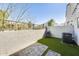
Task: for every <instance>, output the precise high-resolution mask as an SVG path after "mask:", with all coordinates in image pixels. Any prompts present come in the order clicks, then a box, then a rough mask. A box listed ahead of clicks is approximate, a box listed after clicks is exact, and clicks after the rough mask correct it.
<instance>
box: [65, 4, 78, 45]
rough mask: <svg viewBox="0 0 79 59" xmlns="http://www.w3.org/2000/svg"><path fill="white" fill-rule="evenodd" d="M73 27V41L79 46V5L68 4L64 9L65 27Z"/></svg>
mask: <svg viewBox="0 0 79 59" xmlns="http://www.w3.org/2000/svg"><path fill="white" fill-rule="evenodd" d="M69 25H71V26H73V34H74V40H75V42H76V43H77V44H78V45H79V4H78V3H69V4H67V7H66V26H69Z"/></svg>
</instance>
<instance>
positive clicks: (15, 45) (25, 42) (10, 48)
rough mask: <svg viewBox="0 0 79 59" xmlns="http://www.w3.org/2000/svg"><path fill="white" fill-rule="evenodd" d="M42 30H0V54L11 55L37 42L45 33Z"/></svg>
mask: <svg viewBox="0 0 79 59" xmlns="http://www.w3.org/2000/svg"><path fill="white" fill-rule="evenodd" d="M44 31H45V30H44V29H42V30H21V31H5V32H0V55H11V54H13V53H15V52H17V51H19V50H21V49H24V48H26V47H28V46H29V45H31V44H33V43H35V42H37V40H39V39H41V38H42V36H43V34H44Z"/></svg>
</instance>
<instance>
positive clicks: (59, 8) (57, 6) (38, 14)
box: [0, 3, 67, 24]
mask: <svg viewBox="0 0 79 59" xmlns="http://www.w3.org/2000/svg"><path fill="white" fill-rule="evenodd" d="M66 5H67V4H65V3H49V4H48V3H30V4H20V3H19V4H12V6H13V8H12V13H11V14H10V15H11V16H10V17H9V20H16V19H17V16H18V15H19V14H20V15H21V13H22V11H24V10H26V9H27V8H28V10H27V11H26V12H25V13H24V15H22V17H21V18H20V19H22V20H21V21H26V22H27V20H30V21H32V22H33V23H36V24H41V23H45V22H47V21H49V20H50V19H51V18H53V19H54V20H55V21H56V22H57V23H62V22H64V21H65V13H66ZM7 6H8V4H0V9H2V10H5V9H6V8H7Z"/></svg>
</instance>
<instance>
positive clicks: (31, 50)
mask: <svg viewBox="0 0 79 59" xmlns="http://www.w3.org/2000/svg"><path fill="white" fill-rule="evenodd" d="M47 48H48V46H46V45H43V44H40V43H34V44H32V45H31V46H29V47H26V48H24V49H22V50H21V51H18V52H16V53H14V54H12V56H41V55H42V54H43V53H44V52H45V51H46V49H47Z"/></svg>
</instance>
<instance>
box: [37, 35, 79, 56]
mask: <svg viewBox="0 0 79 59" xmlns="http://www.w3.org/2000/svg"><path fill="white" fill-rule="evenodd" d="M38 42H39V43H42V44H44V45H47V46H48V49H47V50H46V51H45V53H44V54H46V53H47V51H48V50H49V49H50V50H52V51H56V52H58V53H60V54H61V55H62V56H79V47H78V46H73V45H71V44H66V43H63V42H62V39H58V38H54V37H53V38H42V39H40V40H38ZM44 54H43V55H44Z"/></svg>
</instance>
